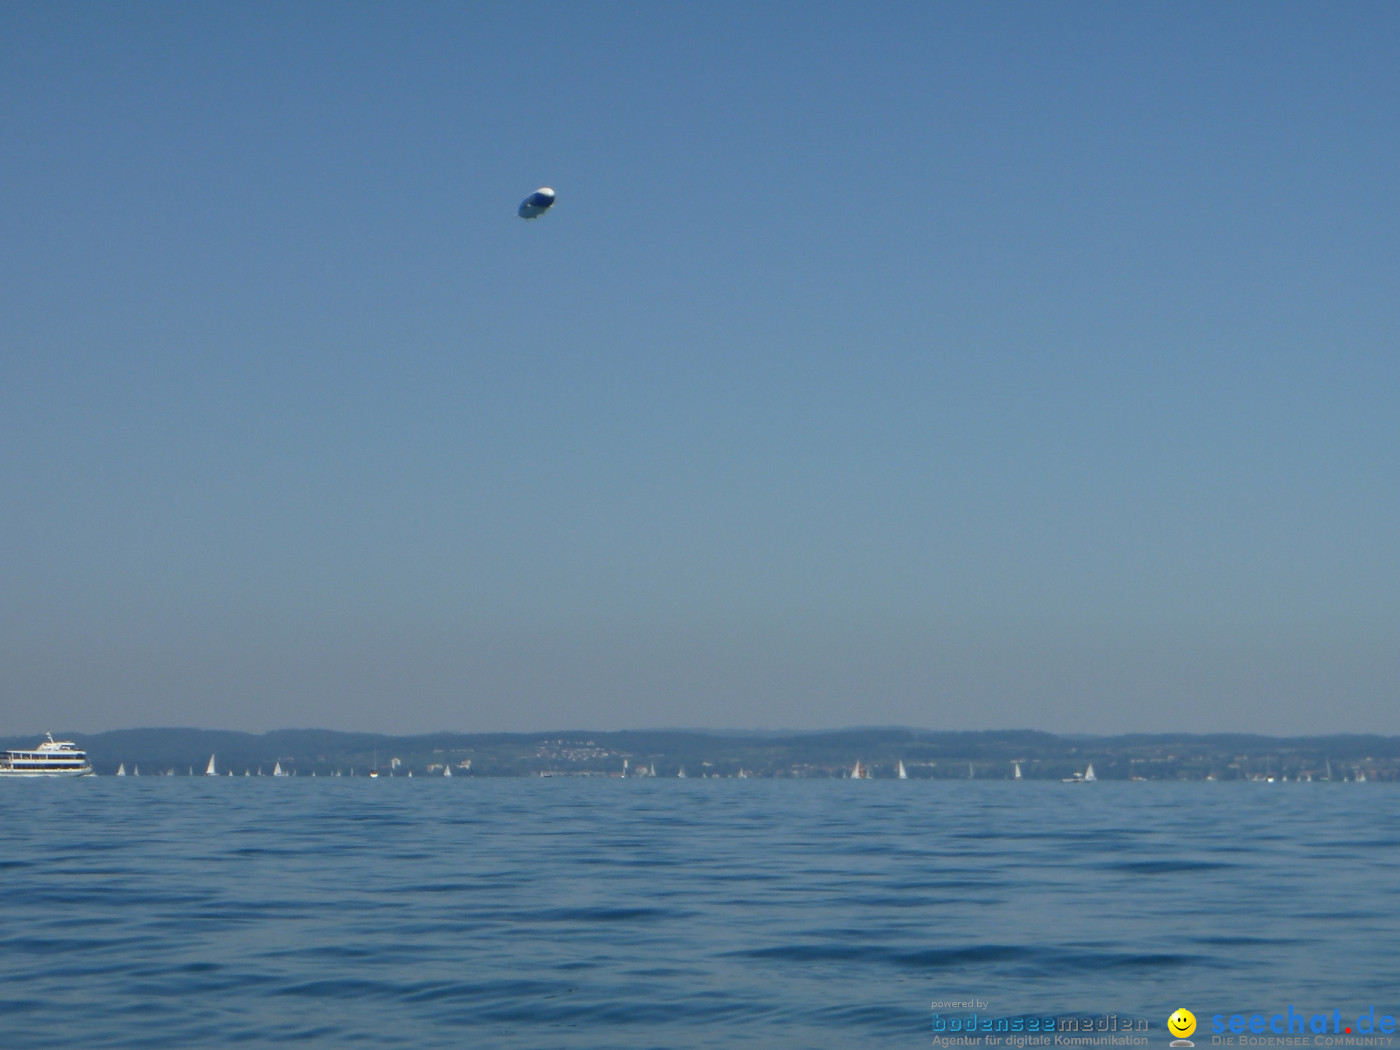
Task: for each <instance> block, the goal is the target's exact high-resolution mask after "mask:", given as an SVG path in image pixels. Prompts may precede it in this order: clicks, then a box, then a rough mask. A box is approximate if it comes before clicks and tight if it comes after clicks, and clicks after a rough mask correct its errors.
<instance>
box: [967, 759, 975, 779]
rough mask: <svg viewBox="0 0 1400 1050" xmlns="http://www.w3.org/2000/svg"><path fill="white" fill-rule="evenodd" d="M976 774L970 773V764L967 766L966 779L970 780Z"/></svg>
mask: <svg viewBox="0 0 1400 1050" xmlns="http://www.w3.org/2000/svg"><path fill="white" fill-rule="evenodd" d="M976 775H977V774H975V773H974V772H973V771H972V763H971V762H969V763H968V764H967V779H968V780H972V779H973V778H974V777H975V776H976Z"/></svg>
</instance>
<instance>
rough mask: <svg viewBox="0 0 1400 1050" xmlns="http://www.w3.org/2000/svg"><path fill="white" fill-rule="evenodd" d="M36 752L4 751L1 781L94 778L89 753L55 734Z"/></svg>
mask: <svg viewBox="0 0 1400 1050" xmlns="http://www.w3.org/2000/svg"><path fill="white" fill-rule="evenodd" d="M44 735H45V736H47V737H48V740H46V741H45V742H44V743H42V744H40V745H39V746H38V747H36V748H35V749H34V750H33V751H0V777H90V776H92V766H90V765H88V758H87V752H86V751H79V750H78V749H77V747H76V746H74V744H73V741H71V740H55V739H54V738H53V734H52V733H46V734H44Z"/></svg>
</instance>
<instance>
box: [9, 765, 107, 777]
mask: <svg viewBox="0 0 1400 1050" xmlns="http://www.w3.org/2000/svg"><path fill="white" fill-rule="evenodd" d="M94 775H95V774H94V773H93V771H92V769H91V767H89V768H87V769H4V768H0V777H90V776H94Z"/></svg>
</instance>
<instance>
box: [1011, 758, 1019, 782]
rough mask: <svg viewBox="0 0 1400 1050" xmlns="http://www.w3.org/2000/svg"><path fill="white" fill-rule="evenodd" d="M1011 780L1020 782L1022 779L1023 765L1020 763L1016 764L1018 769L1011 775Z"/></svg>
mask: <svg viewBox="0 0 1400 1050" xmlns="http://www.w3.org/2000/svg"><path fill="white" fill-rule="evenodd" d="M1011 779H1012V780H1020V779H1021V763H1019V762H1017V763H1016V768H1015V770H1014V771H1013V772H1012V774H1011Z"/></svg>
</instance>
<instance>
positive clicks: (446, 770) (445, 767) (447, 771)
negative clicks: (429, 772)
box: [442, 762, 452, 777]
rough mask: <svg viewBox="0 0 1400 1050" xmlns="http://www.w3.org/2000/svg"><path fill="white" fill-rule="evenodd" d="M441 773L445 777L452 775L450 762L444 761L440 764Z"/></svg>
mask: <svg viewBox="0 0 1400 1050" xmlns="http://www.w3.org/2000/svg"><path fill="white" fill-rule="evenodd" d="M442 775H443V776H445V777H450V776H451V775H452V763H451V762H444V763H443V764H442Z"/></svg>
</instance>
